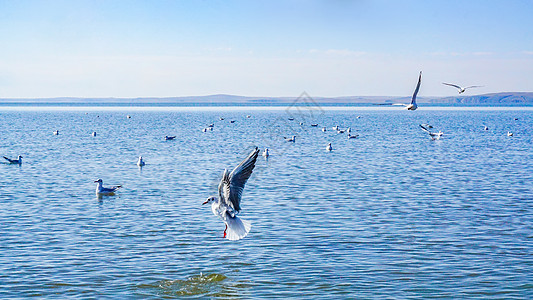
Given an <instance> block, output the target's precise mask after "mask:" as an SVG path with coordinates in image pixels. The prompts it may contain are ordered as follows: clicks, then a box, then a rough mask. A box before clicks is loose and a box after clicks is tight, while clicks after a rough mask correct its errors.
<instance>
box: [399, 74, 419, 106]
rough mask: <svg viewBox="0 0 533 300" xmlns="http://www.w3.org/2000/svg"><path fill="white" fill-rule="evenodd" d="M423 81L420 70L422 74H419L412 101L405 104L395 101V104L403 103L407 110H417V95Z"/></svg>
mask: <svg viewBox="0 0 533 300" xmlns="http://www.w3.org/2000/svg"><path fill="white" fill-rule="evenodd" d="M421 82H422V71H420V74H419V75H418V83H417V84H416V88H415V92H414V93H413V97H412V98H411V103H409V104H403V103H394V104H393V105H403V106H405V108H406V109H407V110H416V109H417V108H418V105H416V95H417V94H418V90H419V89H420V83H421Z"/></svg>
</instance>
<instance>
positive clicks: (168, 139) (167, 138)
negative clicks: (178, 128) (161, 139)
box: [165, 135, 176, 141]
mask: <svg viewBox="0 0 533 300" xmlns="http://www.w3.org/2000/svg"><path fill="white" fill-rule="evenodd" d="M175 138H176V136H175V135H173V136H168V135H165V141H170V140H173V139H175Z"/></svg>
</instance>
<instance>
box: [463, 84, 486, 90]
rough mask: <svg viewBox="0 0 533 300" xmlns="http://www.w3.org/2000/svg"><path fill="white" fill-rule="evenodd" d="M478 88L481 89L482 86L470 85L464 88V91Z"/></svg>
mask: <svg viewBox="0 0 533 300" xmlns="http://www.w3.org/2000/svg"><path fill="white" fill-rule="evenodd" d="M478 87H483V86H482V85H471V86H467V87H465V90H466V89H471V88H478Z"/></svg>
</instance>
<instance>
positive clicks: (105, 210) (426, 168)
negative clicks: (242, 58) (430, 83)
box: [0, 107, 533, 299]
mask: <svg viewBox="0 0 533 300" xmlns="http://www.w3.org/2000/svg"><path fill="white" fill-rule="evenodd" d="M126 115H130V116H131V118H130V119H128V118H126ZM247 115H250V118H247V117H246V116H247ZM221 116H222V117H225V120H223V121H221V120H219V117H221ZM357 116H360V118H357ZM289 117H293V118H294V119H295V120H293V121H289V120H288V118H289ZM515 118H516V120H515ZM229 120H235V123H233V124H231V123H230V122H229ZM300 122H303V123H304V124H303V125H300V124H299V123H300ZM210 123H214V130H213V131H212V132H202V129H203V128H204V127H206V126H207V125H208V124H210ZM310 123H318V124H319V125H318V127H311V126H310ZM422 123H429V124H431V125H433V126H434V129H433V130H435V131H438V130H442V131H443V132H444V136H443V137H442V138H441V139H440V140H437V141H432V140H431V139H430V138H429V136H428V135H427V134H425V133H424V132H423V131H422V130H421V129H420V128H419V124H422ZM335 125H339V126H340V127H341V128H346V127H351V128H352V130H353V132H352V133H358V134H359V135H360V136H359V137H358V138H357V139H350V140H349V139H348V138H347V137H346V134H337V133H336V132H334V131H333V130H332V127H333V126H335ZM485 125H486V126H488V128H489V130H487V131H485V130H483V126H485ZM322 126H325V127H326V128H327V131H326V132H322V131H321V128H322ZM54 130H59V132H60V134H59V135H53V134H52V132H53V131H54ZM93 131H96V132H97V136H96V137H93V136H91V133H92V132H93ZM508 131H511V132H513V134H514V136H513V137H508V136H507V132H508ZM165 135H176V136H177V138H176V140H174V141H164V140H163V137H164V136H165ZM292 135H296V136H297V140H296V143H294V144H293V143H287V142H285V141H284V139H283V136H292ZM0 136H1V140H0V156H2V155H4V156H8V157H12V158H15V157H16V156H17V155H22V156H23V161H24V162H23V164H22V165H21V166H18V165H9V164H5V163H2V164H0V172H1V174H2V176H0V204H1V206H0V298H24V297H29V296H37V297H42V298H57V299H64V298H98V299H105V298H113V299H116V298H139V299H150V298H153V299H159V298H162V297H169V298H173V297H190V296H193V297H197V298H206V297H210V298H217V297H220V298H244V299H249V298H276V297H277V298H299V299H320V298H337V299H343V298H348V299H355V298H375V299H383V298H398V299H405V298H421V299H428V298H450V299H464V298H484V299H490V298H493V299H502V298H504V299H512V298H516V299H527V298H531V297H533V255H532V254H533V147H532V146H533V110H531V109H524V110H521V109H520V108H516V109H506V108H497V109H483V108H477V109H466V110H462V109H439V108H433V109H428V110H424V109H423V108H421V109H419V110H417V111H415V112H410V111H404V110H401V109H396V108H395V109H375V108H370V109H368V108H367V109H365V108H358V109H343V108H332V109H327V110H312V111H311V110H307V109H305V108H303V109H293V110H291V111H287V108H281V109H271V108H261V109H252V108H246V107H241V108H235V109H232V108H219V107H210V108H168V109H167V108H157V109H150V108H127V107H122V108H90V107H89V108H88V107H81V108H60V109H45V108H44V109H43V108H31V107H30V108H28V107H25V108H15V109H13V108H5V107H4V108H0ZM328 143H332V146H333V149H334V150H333V151H332V152H327V151H326V150H325V149H326V146H327V144H328ZM254 146H258V147H260V148H264V147H268V148H269V149H270V153H271V156H270V158H269V159H268V160H266V159H264V158H263V157H260V158H259V159H258V161H257V165H256V168H255V170H254V173H253V175H252V177H251V178H250V180H249V182H248V184H247V186H246V189H245V190H244V194H243V202H242V206H243V210H242V211H241V214H240V216H241V218H243V219H246V220H249V221H251V222H252V229H251V231H250V234H249V235H248V236H247V237H246V238H245V239H243V240H241V241H237V242H231V241H228V240H225V239H223V238H222V232H223V230H224V224H223V223H222V221H220V220H219V219H217V217H215V216H214V215H213V214H212V213H211V210H210V208H209V207H207V206H202V205H201V203H202V202H203V201H204V200H205V199H206V198H207V197H208V196H211V195H216V193H217V190H216V188H217V185H218V180H219V179H220V176H221V175H222V172H223V170H224V168H233V167H235V166H236V165H237V164H238V163H239V162H240V161H241V160H242V159H243V158H244V157H245V156H246V155H247V154H248V153H249V152H250V151H251V149H253V147H254ZM139 155H142V156H143V157H144V159H145V161H146V166H144V167H143V168H142V169H139V167H137V166H136V161H137V158H138V156H139ZM98 178H102V179H103V181H104V185H105V186H108V185H118V184H121V185H123V188H122V189H121V190H120V191H119V192H118V193H117V195H116V196H109V197H104V198H102V199H98V198H97V197H96V195H95V192H94V190H95V187H96V185H95V184H94V183H93V181H94V180H96V179H98Z"/></svg>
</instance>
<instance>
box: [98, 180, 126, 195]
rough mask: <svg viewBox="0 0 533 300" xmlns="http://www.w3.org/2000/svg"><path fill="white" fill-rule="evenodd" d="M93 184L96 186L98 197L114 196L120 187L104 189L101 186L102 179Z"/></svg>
mask: <svg viewBox="0 0 533 300" xmlns="http://www.w3.org/2000/svg"><path fill="white" fill-rule="evenodd" d="M95 183H97V185H96V195H99V196H102V195H104V196H110V195H114V194H115V192H116V191H117V190H118V189H120V188H121V187H122V186H121V185H117V186H112V187H110V188H105V187H103V186H102V183H103V181H102V179H98V180H96V181H95Z"/></svg>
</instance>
